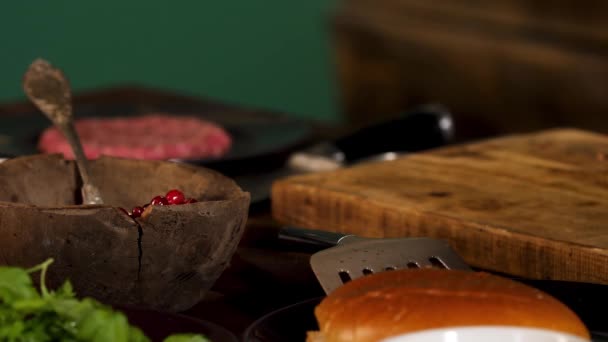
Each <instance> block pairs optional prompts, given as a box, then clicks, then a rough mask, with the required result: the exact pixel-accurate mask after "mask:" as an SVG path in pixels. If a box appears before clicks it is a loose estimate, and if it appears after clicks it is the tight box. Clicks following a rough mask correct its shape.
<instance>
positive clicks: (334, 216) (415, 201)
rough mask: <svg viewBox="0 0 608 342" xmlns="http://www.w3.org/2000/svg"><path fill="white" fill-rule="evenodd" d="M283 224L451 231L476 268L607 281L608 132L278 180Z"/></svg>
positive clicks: (497, 143)
mask: <svg viewBox="0 0 608 342" xmlns="http://www.w3.org/2000/svg"><path fill="white" fill-rule="evenodd" d="M272 210H273V216H274V217H275V219H277V220H278V221H279V222H280V223H282V224H289V225H298V226H302V227H308V228H316V229H324V230H328V231H336V232H348V233H355V234H360V235H362V236H367V237H414V236H428V237H434V238H441V239H447V240H448V241H449V242H450V244H451V245H452V247H454V248H455V249H456V251H457V252H458V253H460V254H461V255H462V256H463V257H464V259H465V261H467V262H468V263H469V264H471V265H472V266H475V267H479V268H482V269H486V270H491V271H497V272H504V273H507V274H511V275H516V276H525V277H530V278H534V279H560V280H573V281H585V282H595V283H606V284H608V136H606V135H601V134H597V133H591V132H586V131H581V130H575V129H554V130H548V131H542V132H538V133H534V134H526V135H513V136H506V137H500V138H496V139H492V140H487V141H481V142H477V143H473V144H468V145H459V146H451V147H447V148H442V149H437V150H434V151H428V152H424V153H418V154H411V155H409V156H405V157H403V158H401V159H398V160H395V161H388V162H379V163H378V162H376V163H373V164H365V165H359V166H355V167H351V168H347V169H341V170H337V171H331V172H326V173H317V174H309V175H302V176H295V177H292V178H287V179H284V180H281V181H277V182H276V183H275V184H274V186H273V189H272Z"/></svg>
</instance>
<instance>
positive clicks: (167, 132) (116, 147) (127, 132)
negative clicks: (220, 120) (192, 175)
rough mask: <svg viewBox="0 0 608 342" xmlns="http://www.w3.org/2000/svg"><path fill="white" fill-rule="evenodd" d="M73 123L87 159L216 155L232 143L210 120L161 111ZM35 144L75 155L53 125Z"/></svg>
mask: <svg viewBox="0 0 608 342" xmlns="http://www.w3.org/2000/svg"><path fill="white" fill-rule="evenodd" d="M74 126H75V128H76V131H77V132H78V135H79V136H80V140H81V141H82V145H83V149H84V151H85V155H86V156H87V158H89V159H95V158H98V157H99V156H101V155H107V156H113V157H122V158H131V159H156V160H165V159H205V158H215V157H221V156H222V155H223V154H225V153H226V152H227V151H228V150H229V149H230V146H231V143H232V141H231V138H230V136H229V135H228V133H227V132H226V131H225V130H224V129H223V128H221V127H219V126H218V125H216V124H214V123H212V122H209V121H205V120H201V119H199V118H195V117H189V116H172V115H168V114H163V113H151V114H148V115H145V116H138V117H128V118H103V119H102V118H87V119H80V120H76V122H75V123H74ZM38 148H39V149H40V151H42V152H43V153H63V155H64V157H65V158H67V159H73V158H74V154H73V153H72V149H71V148H70V146H69V145H68V143H67V140H66V139H65V138H64V136H63V135H62V134H61V133H60V132H59V131H58V130H57V129H56V128H55V127H50V128H47V129H46V130H45V131H44V132H43V133H42V135H41V136H40V140H39V141H38Z"/></svg>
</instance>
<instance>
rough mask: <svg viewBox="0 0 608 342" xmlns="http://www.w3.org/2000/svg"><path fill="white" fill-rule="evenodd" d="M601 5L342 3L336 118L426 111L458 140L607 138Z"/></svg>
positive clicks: (448, 0)
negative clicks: (545, 134)
mask: <svg viewBox="0 0 608 342" xmlns="http://www.w3.org/2000/svg"><path fill="white" fill-rule="evenodd" d="M607 9H608V2H606V1H601V0H592V1H586V2H577V1H572V0H559V1H548V0H527V1H526V0H496V1H483V0H456V1H454V0H430V1H415V0H350V1H344V2H342V3H341V4H340V6H338V9H337V10H336V13H335V15H334V17H333V20H332V37H333V40H332V41H333V45H332V49H333V55H334V59H335V63H334V64H335V65H336V76H337V83H338V85H339V89H340V91H339V94H340V104H341V108H342V110H343V111H344V116H345V117H346V118H349V119H350V120H352V121H354V122H367V121H370V120H376V119H378V118H380V117H391V116H394V115H396V114H397V113H399V112H401V111H403V110H404V109H405V108H408V107H411V106H413V105H417V104H420V103H425V102H441V103H443V104H444V105H446V106H447V107H448V108H450V109H451V110H452V112H453V113H454V116H455V123H456V126H457V127H458V135H459V136H461V137H463V136H464V137H465V138H466V137H472V138H485V137H492V136H496V135H504V134H510V133H529V132H532V131H537V130H542V129H548V128H556V127H564V126H566V127H577V128H581V129H586V130H593V131H597V132H602V133H605V132H608V121H607V120H605V118H606V109H607V108H608V98H607V97H606V96H604V94H605V93H606V89H608V59H607V58H606V57H607V56H608V10H607Z"/></svg>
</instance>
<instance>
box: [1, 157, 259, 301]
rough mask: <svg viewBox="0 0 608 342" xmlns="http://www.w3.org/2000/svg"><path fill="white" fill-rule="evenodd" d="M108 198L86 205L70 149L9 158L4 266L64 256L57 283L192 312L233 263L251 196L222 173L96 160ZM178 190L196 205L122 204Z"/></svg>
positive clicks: (56, 268) (95, 173)
mask: <svg viewBox="0 0 608 342" xmlns="http://www.w3.org/2000/svg"><path fill="white" fill-rule="evenodd" d="M90 168H91V179H92V181H94V182H95V185H97V186H98V187H99V189H100V191H101V195H102V198H103V199H104V204H103V205H81V204H79V203H82V202H81V200H80V199H79V194H80V186H81V184H80V179H79V176H78V173H77V168H76V165H75V163H74V162H73V161H71V160H65V159H63V157H62V156H60V155H32V156H25V157H19V158H14V159H10V160H7V161H5V162H4V163H0V264H3V265H13V266H20V267H31V266H34V265H37V264H39V263H40V262H42V261H44V260H46V259H48V258H54V259H55V262H54V264H53V266H52V267H51V269H50V270H49V273H48V274H47V286H50V287H51V288H55V287H56V286H59V285H60V284H61V283H63V281H64V280H66V279H69V280H70V281H71V282H72V284H73V286H74V289H75V292H76V294H77V296H79V297H93V298H96V299H98V300H100V301H102V302H105V303H107V304H110V305H113V304H120V305H123V306H124V305H127V306H137V307H143V308H150V309H157V310H164V311H182V310H186V309H188V308H190V307H192V306H194V305H195V304H196V303H198V302H199V301H200V300H201V299H202V298H203V297H204V296H205V293H206V292H207V291H208V290H209V289H210V288H211V287H212V286H213V284H214V282H215V281H216V280H217V279H218V278H219V276H220V275H221V274H222V272H223V271H224V270H225V269H226V267H227V266H228V264H229V262H230V259H231V257H232V255H233V254H234V252H235V250H236V248H237V245H238V243H239V241H240V239H241V236H242V234H243V231H244V229H245V223H246V221H247V215H248V208H249V201H250V196H249V193H247V192H243V191H242V190H241V189H240V188H239V187H238V185H237V184H236V183H235V182H234V181H233V180H231V179H230V178H227V177H225V176H223V175H221V174H220V173H217V172H215V171H213V170H209V169H206V168H203V167H197V166H193V165H188V164H181V163H174V162H168V161H144V160H131V159H120V158H112V157H102V158H99V159H97V160H92V161H90ZM171 189H179V190H181V191H182V192H183V193H184V194H185V195H186V196H187V197H189V198H194V199H196V200H197V202H195V203H188V204H180V205H150V206H148V207H147V208H146V209H145V211H144V212H143V214H142V216H141V217H138V218H133V217H131V216H129V215H127V213H126V212H124V211H123V210H121V209H120V208H125V209H127V210H129V211H130V210H131V208H133V207H134V206H142V205H143V204H145V203H149V202H150V200H151V199H152V198H153V197H155V196H157V195H164V194H165V193H166V192H167V191H169V190H171Z"/></svg>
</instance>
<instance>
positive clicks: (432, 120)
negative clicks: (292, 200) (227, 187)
mask: <svg viewBox="0 0 608 342" xmlns="http://www.w3.org/2000/svg"><path fill="white" fill-rule="evenodd" d="M453 136H454V122H453V118H452V114H451V113H450V111H449V110H448V109H447V108H445V107H444V106H442V105H440V104H426V105H421V106H417V107H413V108H411V109H409V110H407V111H406V112H404V113H403V114H401V115H399V116H398V117H396V118H394V119H391V120H387V121H382V122H378V123H375V124H372V125H369V126H364V127H360V128H358V129H355V130H352V131H350V132H348V133H345V134H343V135H341V136H339V137H338V138H336V139H333V140H326V141H321V142H318V143H316V144H313V145H311V146H308V147H306V148H303V149H300V150H297V151H294V152H292V153H290V155H289V156H288V158H287V160H286V162H285V164H284V165H283V166H282V167H279V168H277V169H276V170H272V171H266V172H260V173H253V174H237V175H234V176H233V178H234V179H235V180H236V182H237V183H238V184H239V185H240V186H241V187H242V188H243V189H245V190H246V191H249V192H250V193H251V203H252V204H256V203H263V202H264V201H267V200H268V199H269V198H270V189H271V187H272V183H273V182H275V181H277V180H279V179H282V178H285V177H289V176H293V175H298V174H304V173H309V172H320V171H330V170H335V169H338V168H342V167H348V166H352V165H355V164H357V163H360V162H364V161H371V160H370V159H369V158H376V159H378V160H381V159H383V160H386V159H390V158H394V157H395V156H397V155H403V154H407V153H412V152H418V151H422V150H427V149H431V148H436V147H440V146H444V145H446V144H449V143H450V142H451V141H452V139H453ZM387 152H388V153H387Z"/></svg>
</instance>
